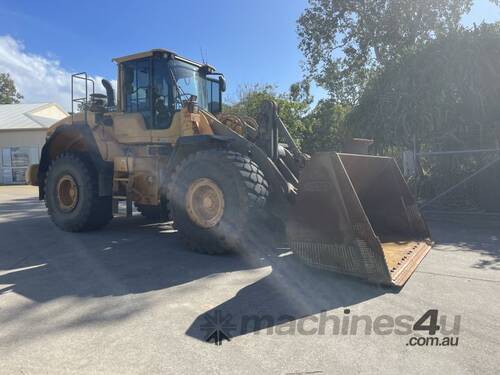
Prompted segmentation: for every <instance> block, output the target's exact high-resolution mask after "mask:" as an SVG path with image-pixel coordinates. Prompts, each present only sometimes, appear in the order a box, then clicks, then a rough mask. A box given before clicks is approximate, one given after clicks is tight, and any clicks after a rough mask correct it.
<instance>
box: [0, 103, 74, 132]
mask: <svg viewBox="0 0 500 375" xmlns="http://www.w3.org/2000/svg"><path fill="white" fill-rule="evenodd" d="M67 116H69V114H68V113H67V112H66V111H65V110H64V109H63V108H62V107H61V106H60V105H58V104H56V103H36V104H0V130H17V129H23V130H25V129H48V128H50V127H51V126H52V125H53V124H55V123H56V122H57V121H59V120H61V119H63V118H65V117H67Z"/></svg>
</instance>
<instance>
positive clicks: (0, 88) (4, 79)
mask: <svg viewBox="0 0 500 375" xmlns="http://www.w3.org/2000/svg"><path fill="white" fill-rule="evenodd" d="M22 98H23V96H22V95H21V94H19V93H18V92H17V90H16V86H15V85H14V81H13V80H12V78H10V74H9V73H0V104H15V103H19V102H20V101H21V99H22Z"/></svg>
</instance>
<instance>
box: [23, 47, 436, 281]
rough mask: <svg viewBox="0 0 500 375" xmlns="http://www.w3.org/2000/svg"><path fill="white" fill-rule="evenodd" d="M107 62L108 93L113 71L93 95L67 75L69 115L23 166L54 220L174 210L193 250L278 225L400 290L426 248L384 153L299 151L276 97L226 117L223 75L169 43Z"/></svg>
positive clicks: (225, 244) (309, 256) (341, 264)
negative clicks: (255, 109) (252, 111)
mask: <svg viewBox="0 0 500 375" xmlns="http://www.w3.org/2000/svg"><path fill="white" fill-rule="evenodd" d="M113 61H114V62H115V63H116V64H117V67H118V79H117V95H116V99H117V100H116V102H115V92H114V89H113V87H112V85H111V84H110V82H109V81H107V80H102V85H103V86H104V89H105V91H106V94H101V93H96V89H95V84H96V82H94V80H92V79H90V78H89V76H88V75H87V74H86V73H78V74H74V75H73V76H72V81H71V86H72V98H71V105H72V113H71V116H69V117H68V118H66V119H63V120H61V121H59V122H58V123H56V124H55V125H54V126H52V127H51V128H50V129H49V130H48V132H47V138H46V143H45V145H44V147H43V149H42V152H41V158H40V163H39V164H37V165H32V166H30V168H29V169H28V171H27V177H28V180H29V181H30V183H31V184H33V185H36V186H38V187H39V198H40V199H41V200H45V202H46V206H47V208H48V213H49V215H50V217H51V219H52V220H53V222H54V223H55V224H56V225H57V226H58V227H60V228H61V229H63V230H65V231H72V232H80V231H87V230H95V229H99V228H102V227H104V226H105V225H106V224H107V223H108V222H109V221H110V220H111V219H112V218H113V213H116V212H117V209H118V205H119V203H120V202H126V204H125V206H126V210H127V214H128V215H131V214H132V209H133V208H132V205H133V204H135V206H136V207H137V209H138V210H139V211H140V212H142V214H143V215H145V216H147V217H154V218H156V219H162V220H165V221H166V220H172V221H173V225H174V226H175V228H176V229H177V230H178V231H179V232H180V234H181V235H182V237H183V238H184V239H185V240H186V242H187V243H188V245H189V247H191V248H192V249H195V250H197V251H200V252H204V253H209V254H219V253H223V252H226V251H234V250H237V251H241V250H243V251H249V252H251V251H253V250H254V249H255V246H267V244H266V243H265V241H266V239H267V238H268V236H267V235H266V233H269V232H271V234H273V233H276V232H280V231H283V232H284V233H286V234H287V241H288V244H289V247H290V249H291V251H292V252H293V254H294V255H295V256H297V257H298V258H300V259H301V260H303V261H304V262H305V263H307V264H308V265H310V266H313V267H319V268H322V269H327V270H331V271H335V272H340V273H345V274H349V275H353V276H357V277H361V278H364V279H366V280H368V281H372V282H375V283H381V284H387V285H394V286H402V285H403V284H404V283H405V282H406V281H407V280H408V278H409V277H410V276H411V274H412V273H413V272H414V271H415V269H416V267H417V266H418V264H419V263H420V261H421V260H422V259H423V257H424V256H425V255H426V254H427V252H428V251H429V249H430V248H431V242H430V234H429V231H428V229H427V226H426V224H425V222H424V220H423V218H422V216H421V214H420V212H419V210H418V208H417V205H416V202H415V200H414V198H413V197H412V195H411V194H410V191H409V189H408V187H407V185H406V183H405V181H404V179H403V177H402V175H401V172H400V170H399V169H398V166H397V164H396V163H395V161H394V160H393V159H392V158H387V157H380V156H369V155H366V154H359V153H353V152H351V153H348V151H349V150H344V151H345V152H344V153H338V152H320V153H316V154H313V155H311V156H309V155H306V154H305V153H303V152H301V150H300V149H299V147H298V146H297V145H296V143H295V142H294V140H293V139H292V137H291V136H290V134H289V132H288V130H287V128H286V126H285V124H284V123H283V122H282V120H281V119H280V117H279V113H278V108H277V106H276V104H275V103H274V102H272V101H266V102H264V103H263V105H262V108H261V111H260V114H259V116H257V118H255V119H253V118H246V117H241V116H234V115H230V114H225V113H223V112H222V108H223V107H222V92H223V91H224V90H225V86H226V84H225V79H224V76H223V75H222V74H221V73H219V72H217V71H216V70H215V68H214V67H212V66H210V65H207V64H201V63H198V62H195V61H192V60H190V59H187V58H184V57H181V56H179V55H177V54H176V53H174V52H172V51H168V50H165V49H154V50H150V51H146V52H141V53H137V54H133V55H129V56H124V57H120V58H115V59H113ZM78 84H80V86H81V87H83V86H84V87H85V96H83V97H75V95H74V92H75V87H76V86H77V85H78ZM82 85H83V86H82ZM76 109H78V111H77V110H76Z"/></svg>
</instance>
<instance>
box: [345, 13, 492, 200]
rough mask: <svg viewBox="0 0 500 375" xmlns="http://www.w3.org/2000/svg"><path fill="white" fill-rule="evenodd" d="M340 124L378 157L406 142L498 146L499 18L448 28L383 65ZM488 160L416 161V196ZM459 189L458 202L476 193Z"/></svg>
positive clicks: (429, 146)
mask: <svg viewBox="0 0 500 375" xmlns="http://www.w3.org/2000/svg"><path fill="white" fill-rule="evenodd" d="M345 127H346V131H348V132H349V133H350V134H354V135H356V136H361V137H367V138H373V139H375V141H376V143H375V148H376V151H378V152H379V153H381V154H393V155H400V154H401V152H402V151H403V150H405V149H406V150H408V149H413V148H414V147H415V148H416V150H417V151H441V150H442V151H447V150H466V149H485V148H499V147H500V23H498V24H496V25H486V24H484V25H481V26H480V27H478V28H474V29H473V30H460V31H458V32H454V33H452V34H449V35H448V36H447V37H442V38H438V39H437V40H435V41H433V42H432V43H429V44H428V45H427V46H425V47H424V48H422V49H421V50H420V51H418V52H415V53H411V54H408V55H407V56H404V57H403V58H401V59H399V60H398V61H397V62H394V63H391V64H389V65H387V67H386V68H385V69H384V70H383V71H382V72H380V74H379V75H378V76H377V77H375V78H374V79H373V80H372V81H371V82H370V83H369V85H368V86H367V88H366V90H365V92H364V93H363V96H362V97H361V99H360V101H359V104H358V105H357V106H355V107H354V109H353V110H352V112H351V113H350V114H349V115H348V117H347V119H346V123H345ZM496 157H497V155H493V154H478V155H472V156H471V155H466V156H464V155H447V156H439V157H430V158H424V159H421V160H420V164H419V167H420V168H419V170H418V172H419V179H418V184H417V186H416V187H415V189H416V191H417V194H418V195H419V196H422V197H424V196H428V197H430V196H433V195H434V192H440V191H443V190H445V189H446V188H448V187H450V186H452V185H453V184H454V183H457V182H458V181H460V180H461V179H463V178H465V177H466V176H469V175H471V174H472V173H473V172H475V171H477V170H478V169H479V168H480V167H481V166H482V165H485V164H486V163H488V162H489V161H490V160H491V158H496ZM489 173H490V172H488V174H489ZM475 181H476V180H475ZM490 186H491V184H490ZM462 193H463V194H462V195H461V196H456V197H455V198H454V199H456V200H457V201H458V202H461V203H460V204H462V203H463V202H465V201H466V200H467V199H469V198H470V197H477V196H479V195H480V194H479V195H478V194H476V193H474V194H472V193H466V192H465V190H464V191H462ZM467 197H469V198H467ZM450 199H451V198H450V197H447V200H450ZM447 204H448V203H447Z"/></svg>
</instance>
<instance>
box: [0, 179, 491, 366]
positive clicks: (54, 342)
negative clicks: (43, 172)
mask: <svg viewBox="0 0 500 375" xmlns="http://www.w3.org/2000/svg"><path fill="white" fill-rule="evenodd" d="M429 225H430V228H431V231H432V233H433V239H434V240H435V241H436V242H437V244H436V246H435V247H434V248H433V250H431V252H430V253H429V255H428V256H427V257H426V258H425V259H424V261H423V262H422V264H421V266H420V267H419V268H418V270H417V272H416V273H415V274H414V275H413V277H412V278H411V279H410V280H409V282H408V283H407V284H406V285H405V287H404V288H403V289H401V290H400V291H395V290H390V289H386V288H383V287H380V286H376V285H371V284H367V283H364V282H362V281H359V280H356V279H353V278H349V277H343V276H340V275H336V274H331V273H327V272H319V271H317V270H313V269H309V268H307V267H306V266H304V265H302V264H301V263H299V262H297V261H296V260H295V259H294V258H293V257H292V256H287V253H286V251H284V252H283V253H280V252H279V251H278V252H272V251H261V252H259V254H258V255H253V256H247V257H243V256H236V255H233V256H220V257H211V256H206V255H200V254H196V253H192V252H189V251H188V250H186V249H185V248H184V246H183V244H182V242H181V241H180V239H179V236H178V234H177V233H176V232H175V231H174V230H172V228H171V227H170V226H169V225H168V224H158V223H151V222H148V221H147V220H145V219H144V218H142V217H140V216H134V217H132V218H128V219H127V218H123V217H119V218H115V219H114V220H113V221H112V223H111V224H110V225H109V226H108V227H106V229H105V230H103V231H99V232H92V233H79V234H74V233H65V232H62V231H60V230H59V229H58V228H56V227H55V226H54V225H53V224H52V222H51V221H50V218H49V217H48V216H47V213H46V209H45V206H44V204H43V202H39V201H38V199H37V192H36V190H35V189H34V188H31V187H26V186H15V187H6V186H0V358H1V370H0V372H1V373H6V374H7V373H9V374H10V373H19V374H29V373H36V374H40V373H50V374H55V373H85V374H89V373H107V374H109V373H120V374H125V373H177V374H188V373H189V374H191V373H193V374H194V373H221V374H246V373H248V374H250V373H259V374H268V373H277V374H333V373H347V374H351V373H352V374H358V373H371V374H374V373H384V374H396V373H397V374H417V373H418V374H423V373H431V372H432V373H439V374H442V373H446V374H464V373H470V374H478V373H489V374H494V373H498V368H499V367H500V356H499V355H498V351H499V349H500V338H499V333H500V323H499V321H498V311H500V221H499V220H497V219H496V218H495V217H493V216H490V217H473V218H472V217H469V218H465V217H462V218H453V219H452V218H447V217H445V216H443V215H440V216H439V217H437V216H436V217H433V218H431V220H430V221H429ZM433 309H435V310H438V316H439V324H440V325H441V326H446V327H447V328H448V329H451V325H452V324H451V323H452V322H454V323H455V324H456V322H457V319H459V320H460V321H459V327H458V330H455V332H453V333H449V334H447V335H448V336H452V337H453V338H458V339H459V341H458V345H456V346H444V345H440V346H435V345H428V344H427V343H426V344H425V345H422V346H421V345H420V344H417V345H412V344H411V343H410V341H411V340H410V339H411V338H412V337H416V339H418V338H419V337H420V338H423V339H422V340H421V343H423V342H424V341H425V340H426V338H428V337H429V335H428V334H427V333H426V332H416V331H411V333H410V332H407V333H404V332H403V333H401V332H399V333H398V332H397V330H395V329H392V328H390V327H389V328H387V327H386V328H385V329H380V327H379V328H378V329H377V328H375V321H378V322H379V323H380V321H381V320H383V319H385V320H386V321H387V320H389V321H396V323H397V319H400V318H401V317H402V316H406V318H407V320H411V319H413V322H415V321H416V320H417V319H418V318H419V317H421V316H422V315H423V314H424V313H425V312H426V311H428V310H433ZM354 316H357V317H362V319H364V321H370V322H372V323H373V325H372V326H371V327H372V329H368V330H365V325H360V326H358V328H359V327H361V328H360V329H357V330H356V332H353V331H352V326H353V325H352V321H353V320H351V321H350V322H351V325H350V326H349V325H347V326H346V327H347V328H346V329H345V331H344V330H343V329H340V330H339V331H336V330H335V326H334V323H335V321H336V320H338V321H341V322H342V323H344V320H343V319H348V318H352V319H354ZM381 317H383V318H381ZM443 317H445V318H446V319H447V321H446V324H443V323H444V322H443V321H442V318H443ZM257 318H258V319H260V320H259V324H250V323H249V321H252V322H253V323H255V322H256V320H255V319H257ZM346 321H347V320H346ZM321 324H324V325H323V331H322V329H321ZM213 327H216V328H217V327H219V328H220V329H218V328H217V329H216V332H219V333H220V332H223V333H228V338H230V341H226V340H223V341H222V345H220V346H217V345H214V344H213V343H208V342H206V341H205V339H206V337H207V335H208V334H209V333H210V331H211V330H212V329H213ZM434 336H435V337H437V338H439V339H440V340H441V339H442V338H444V337H445V336H446V335H445V334H444V333H443V332H438V333H437V334H436V335H434Z"/></svg>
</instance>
